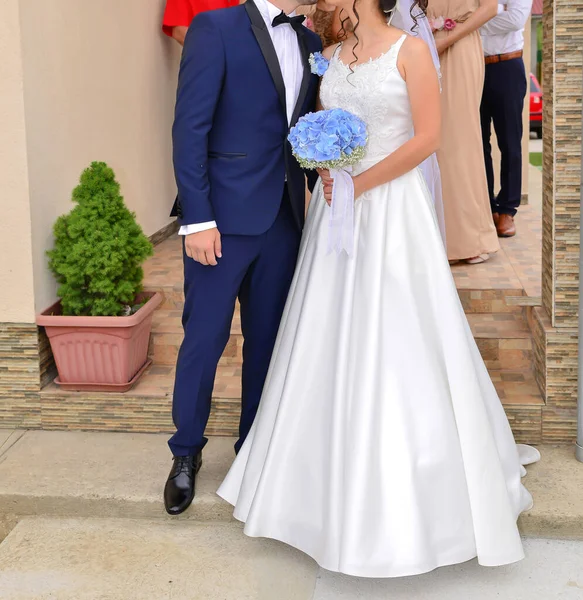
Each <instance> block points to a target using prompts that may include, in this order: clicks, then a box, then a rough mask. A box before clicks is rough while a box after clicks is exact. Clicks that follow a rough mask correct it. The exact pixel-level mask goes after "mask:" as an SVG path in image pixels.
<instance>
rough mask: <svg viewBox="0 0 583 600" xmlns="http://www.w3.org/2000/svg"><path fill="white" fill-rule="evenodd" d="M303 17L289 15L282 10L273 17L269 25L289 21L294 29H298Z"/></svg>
mask: <svg viewBox="0 0 583 600" xmlns="http://www.w3.org/2000/svg"><path fill="white" fill-rule="evenodd" d="M305 19H306V17H305V16H304V15H298V16H297V17H289V16H288V15H286V14H285V13H284V12H283V10H282V11H281V13H280V14H279V15H277V17H275V19H273V21H272V23H271V25H272V26H273V27H277V26H278V25H283V24H284V23H289V24H290V25H291V26H292V27H293V29H294V31H298V30H299V29H300V27H301V26H302V23H303V22H304V21H305Z"/></svg>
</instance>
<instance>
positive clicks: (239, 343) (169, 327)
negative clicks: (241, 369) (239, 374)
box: [149, 307, 243, 366]
mask: <svg viewBox="0 0 583 600" xmlns="http://www.w3.org/2000/svg"><path fill="white" fill-rule="evenodd" d="M182 339H183V330H182V310H177V309H174V310H169V309H161V310H157V311H156V312H155V313H154V317H153V320H152V335H151V337H150V351H149V355H150V358H152V360H153V361H154V363H155V364H158V365H172V366H174V365H175V364H176V359H177V357H178V350H180V344H181V343H182ZM242 362H243V336H242V334H241V317H240V314H239V308H238V307H237V308H236V310H235V315H234V317H233V323H232V325H231V337H230V338H229V342H228V344H227V347H226V348H225V351H224V352H223V356H222V357H221V362H220V364H221V365H225V366H229V365H231V366H240V365H241V364H242Z"/></svg>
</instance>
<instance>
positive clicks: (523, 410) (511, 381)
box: [41, 365, 544, 444]
mask: <svg viewBox="0 0 583 600" xmlns="http://www.w3.org/2000/svg"><path fill="white" fill-rule="evenodd" d="M490 375H491V376H492V380H493V382H494V385H495V386H496V389H497V390H498V394H499V395H500V398H501V399H502V403H503V405H504V408H505V410H506V413H507V415H508V418H509V421H510V423H511V425H512V429H513V431H514V434H515V436H516V438H517V441H519V442H524V443H530V444H536V443H540V442H541V440H542V439H543V438H542V425H541V423H542V411H543V408H544V402H543V400H542V398H541V396H540V394H539V392H538V387H537V385H536V382H535V380H534V376H533V374H532V372H530V371H527V370H524V371H520V370H517V371H509V370H491V371H490ZM173 383H174V368H173V367H171V366H164V365H154V366H152V367H150V369H149V370H148V371H147V372H146V373H145V375H144V377H143V378H142V379H141V380H140V381H139V382H138V384H137V385H136V386H135V387H134V388H133V389H132V390H131V391H129V392H127V393H125V394H115V393H99V392H94V393H92V392H67V391H63V390H60V389H59V388H58V387H57V386H56V385H55V384H50V385H49V386H47V387H46V388H44V389H43V391H42V392H41V427H42V428H43V429H47V430H83V431H125V432H140V433H162V432H164V433H171V432H173V431H174V426H173V424H172V387H173ZM240 397H241V369H240V367H237V366H231V365H221V366H219V369H218V370H217V378H216V382H215V389H214V392H213V402H212V410H211V416H210V419H209V423H208V426H207V431H206V433H207V435H209V436H216V435H219V436H223V435H227V436H232V435H237V432H238V427H239V414H240V405H241V402H240Z"/></svg>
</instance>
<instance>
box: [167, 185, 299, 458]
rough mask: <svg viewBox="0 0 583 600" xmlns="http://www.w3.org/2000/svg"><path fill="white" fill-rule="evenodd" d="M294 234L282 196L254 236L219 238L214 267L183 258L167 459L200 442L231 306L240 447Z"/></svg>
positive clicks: (253, 409)
mask: <svg viewBox="0 0 583 600" xmlns="http://www.w3.org/2000/svg"><path fill="white" fill-rule="evenodd" d="M300 237H301V232H300V230H299V228H298V226H297V224H296V222H295V221H294V218H293V214H292V209H291V204H290V201H289V197H288V195H287V191H286V192H285V194H284V198H283V201H282V203H281V208H280V212H279V215H278V217H277V219H276V221H275V223H274V224H273V225H272V226H271V228H270V229H269V230H268V231H267V232H266V233H264V234H262V235H257V236H243V235H224V236H223V237H222V255H223V257H222V258H221V259H219V264H218V265H217V266H216V267H205V266H202V265H201V264H199V263H197V262H195V261H194V260H192V259H191V258H188V257H187V256H184V296H185V303H184V315H183V326H184V341H183V343H182V346H181V348H180V352H179V354H178V362H177V365H176V381H175V385H174V398H173V405H172V417H173V419H174V424H175V426H176V430H177V431H176V433H175V434H174V436H172V438H171V439H170V442H169V446H170V449H171V451H172V453H173V454H174V455H175V456H188V455H193V454H196V453H197V452H199V451H200V450H202V448H203V447H204V445H205V444H206V441H207V440H206V438H205V437H204V430H205V428H206V424H207V421H208V418H209V414H210V409H211V398H212V392H213V386H214V380H215V374H216V370H217V365H218V362H219V359H220V357H221V355H222V353H223V351H224V349H225V346H226V345H227V342H228V340H229V335H230V329H231V321H232V319H233V313H234V310H235V302H236V300H237V298H239V301H240V304H241V328H242V332H243V337H244V344H243V369H242V389H243V391H242V407H241V421H240V427H239V440H238V442H237V444H236V446H235V449H236V451H238V450H239V449H240V447H241V446H242V444H243V442H244V441H245V438H246V437H247V434H248V433H249V430H250V429H251V425H252V424H253V420H254V419H255V415H256V413H257V408H258V406H259V400H260V399H261V392H262V390H263V384H264V382H265V378H266V376H267V370H268V368H269V362H270V360H271V353H272V351H273V346H274V344H275V339H276V336H277V331H278V328H279V322H280V320H281V316H282V313H283V309H284V306H285V302H286V299H287V294H288V291H289V287H290V285H291V281H292V278H293V274H294V269H295V264H296V260H297V255H298V250H299V244H300Z"/></svg>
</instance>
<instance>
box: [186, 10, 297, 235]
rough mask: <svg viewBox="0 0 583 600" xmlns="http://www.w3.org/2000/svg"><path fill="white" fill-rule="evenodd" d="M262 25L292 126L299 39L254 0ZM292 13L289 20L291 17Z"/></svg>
mask: <svg viewBox="0 0 583 600" xmlns="http://www.w3.org/2000/svg"><path fill="white" fill-rule="evenodd" d="M254 1H255V5H256V6H257V8H258V10H259V12H260V13H261V16H262V17H263V20H264V21H265V25H266V26H267V31H269V35H270V36H271V40H272V42H273V46H274V47H275V53H276V54H277V58H278V60H279V67H280V69H281V74H282V76H283V82H284V84H285V104H286V112H287V121H288V123H291V119H292V116H293V113H294V109H295V107H296V102H297V100H298V96H299V95H300V87H301V85H302V78H303V76H304V67H303V64H302V55H301V52H300V47H299V44H298V35H297V33H296V32H295V31H294V29H293V27H292V26H291V25H289V24H288V23H283V24H282V25H278V26H277V27H273V26H272V24H271V23H272V22H273V19H275V17H277V15H279V14H280V13H281V9H280V8H277V6H274V5H273V4H271V2H269V1H268V0H254ZM293 15H294V13H292V14H291V15H290V16H293ZM216 226H217V224H216V222H215V221H207V222H205V223H196V224H193V225H183V226H182V227H181V228H180V231H179V234H180V235H190V234H191V233H199V232H201V231H206V230H207V229H213V228H214V227H216Z"/></svg>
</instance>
